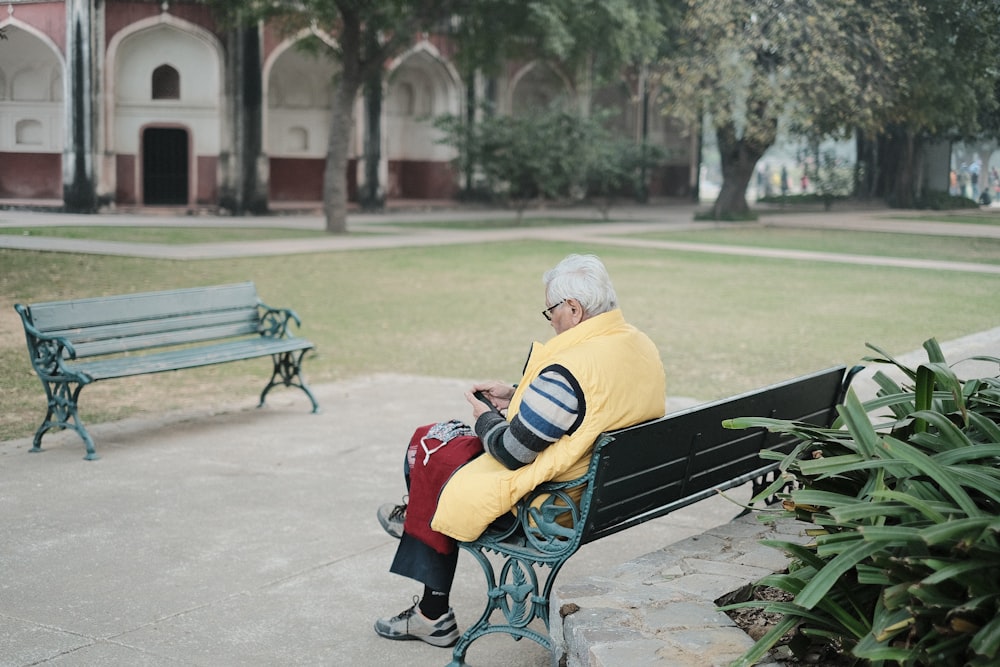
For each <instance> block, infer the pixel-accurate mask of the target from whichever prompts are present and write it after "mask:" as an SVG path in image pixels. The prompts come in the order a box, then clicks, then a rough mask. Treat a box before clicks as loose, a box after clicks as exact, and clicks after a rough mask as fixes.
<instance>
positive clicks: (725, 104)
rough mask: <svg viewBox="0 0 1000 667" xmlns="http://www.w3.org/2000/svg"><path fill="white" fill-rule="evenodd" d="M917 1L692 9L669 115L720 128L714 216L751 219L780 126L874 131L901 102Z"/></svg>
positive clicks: (669, 77) (786, 0) (757, 1)
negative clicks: (757, 171) (908, 21)
mask: <svg viewBox="0 0 1000 667" xmlns="http://www.w3.org/2000/svg"><path fill="white" fill-rule="evenodd" d="M910 5H911V3H910V2H909V1H908V0H898V1H897V0H869V1H868V2H863V3H856V2H830V0H689V2H688V10H687V13H686V15H685V18H684V23H683V27H682V30H681V34H682V35H683V37H682V38H681V40H680V49H679V52H678V53H677V54H675V55H674V56H672V57H670V58H668V59H667V60H664V61H663V62H661V64H660V69H661V82H662V86H663V91H664V92H663V95H664V106H665V109H666V110H667V111H669V112H670V113H671V114H673V115H675V116H678V117H680V118H683V119H686V120H687V121H688V122H689V124H690V125H691V126H692V127H697V126H699V125H700V123H701V121H702V119H703V118H704V119H707V122H710V123H711V124H712V128H713V129H714V132H715V135H716V138H717V141H718V146H719V152H720V157H721V167H722V176H723V183H722V188H721V190H720V192H719V196H718V198H717V200H716V201H715V203H714V205H713V207H712V216H713V217H715V218H723V217H742V216H745V215H747V214H748V211H749V207H748V206H747V202H746V195H745V193H746V188H747V185H748V183H749V182H750V178H751V177H752V176H753V174H754V168H755V165H756V164H757V161H758V160H759V159H760V157H761V156H762V155H763V154H764V152H765V151H766V150H767V149H768V148H769V147H770V146H772V145H773V144H774V142H775V140H776V138H777V135H778V127H779V123H780V122H788V123H790V126H791V127H792V128H795V129H797V130H798V131H800V132H804V133H811V134H814V135H817V136H821V135H823V134H827V133H831V132H834V131H838V130H845V129H846V128H849V127H860V128H868V129H869V130H871V131H875V130H877V129H879V128H881V127H882V126H883V125H884V123H885V118H884V116H883V113H882V110H883V109H885V108H886V107H887V106H888V105H889V104H891V103H893V102H894V101H895V97H896V96H897V95H898V94H899V90H898V86H897V80H898V79H899V71H900V60H901V48H902V44H903V42H904V41H906V40H907V39H909V35H907V34H906V33H905V31H904V25H903V24H902V23H901V22H900V21H898V20H896V21H893V20H887V19H886V17H896V16H899V15H901V14H902V15H904V16H905V15H906V10H907V8H909V7H910Z"/></svg>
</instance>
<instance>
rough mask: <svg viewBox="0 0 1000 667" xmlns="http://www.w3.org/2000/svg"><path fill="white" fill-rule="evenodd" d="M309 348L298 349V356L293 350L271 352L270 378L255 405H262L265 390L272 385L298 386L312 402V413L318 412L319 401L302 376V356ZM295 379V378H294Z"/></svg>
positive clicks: (265, 395)
mask: <svg viewBox="0 0 1000 667" xmlns="http://www.w3.org/2000/svg"><path fill="white" fill-rule="evenodd" d="M308 351H309V350H299V352H298V356H296V353H295V352H294V351H293V352H282V353H280V354H272V355H271V359H272V360H273V361H274V370H273V371H272V372H271V380H270V381H269V382H268V383H267V386H266V387H264V391H262V392H261V394H260V403H258V404H257V407H258V408H259V407H263V405H264V399H265V398H266V397H267V392H269V391H271V389H272V388H273V387H277V386H279V385H280V386H284V387H298V388H299V389H301V390H302V391H304V392H305V393H306V396H308V397H309V400H310V401H311V402H312V406H313V409H312V411H313V413H314V414H315V413H318V412H319V411H320V410H319V403H317V402H316V397H315V396H313V393H312V391H311V390H310V389H309V386H308V385H307V384H306V381H305V379H304V378H303V377H302V372H301V371H302V357H304V356H305V354H306V352H308ZM296 379H297V380H296Z"/></svg>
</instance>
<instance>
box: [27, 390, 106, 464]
mask: <svg viewBox="0 0 1000 667" xmlns="http://www.w3.org/2000/svg"><path fill="white" fill-rule="evenodd" d="M71 385H75V388H74V387H72V386H71ZM42 386H44V387H45V394H46V398H47V399H48V403H49V407H48V411H47V412H46V413H45V419H44V420H43V421H42V425H41V426H39V427H38V430H37V431H35V438H34V440H33V441H32V447H31V449H29V450H28V451H29V452H33V453H37V452H40V451H42V436H43V435H45V434H46V433H47V432H48V431H49V430H51V429H53V428H68V429H72V430H74V431H76V432H77V434H78V435H79V436H80V438H81V439H82V440H83V444H84V445H86V446H87V455H86V456H84V457H83V458H85V459H87V460H88V461H96V460H97V459H99V458H101V457H100V456H98V455H97V452H96V451H95V450H94V440H93V439H92V438H91V437H90V433H88V432H87V428H86V427H85V426H84V425H83V421H82V420H81V419H80V415H79V414H78V413H77V410H76V405H77V398H78V397H79V396H80V390H81V389H83V386H84V385H83V383H79V382H70V381H66V382H57V381H53V380H43V381H42Z"/></svg>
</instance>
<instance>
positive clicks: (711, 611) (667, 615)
mask: <svg viewBox="0 0 1000 667" xmlns="http://www.w3.org/2000/svg"><path fill="white" fill-rule="evenodd" d="M642 616H643V618H642V620H643V623H645V625H646V627H647V628H649V629H651V630H652V631H653V632H654V633H658V632H663V631H668V630H686V629H690V628H700V627H705V626H722V627H725V626H731V625H735V622H734V621H733V619H731V618H729V616H728V615H726V614H725V613H724V612H721V611H719V610H718V608H717V607H716V606H715V604H713V603H711V602H688V601H684V602H673V603H670V604H665V605H662V606H655V607H650V608H649V609H647V610H646V611H645V613H644V614H643V615H642Z"/></svg>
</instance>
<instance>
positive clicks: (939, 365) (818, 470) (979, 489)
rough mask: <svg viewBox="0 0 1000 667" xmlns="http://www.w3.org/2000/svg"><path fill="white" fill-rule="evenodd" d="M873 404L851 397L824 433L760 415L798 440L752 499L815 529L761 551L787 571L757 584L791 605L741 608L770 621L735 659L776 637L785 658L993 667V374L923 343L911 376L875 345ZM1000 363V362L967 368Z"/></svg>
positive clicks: (999, 408) (997, 656)
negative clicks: (962, 372)
mask: <svg viewBox="0 0 1000 667" xmlns="http://www.w3.org/2000/svg"><path fill="white" fill-rule="evenodd" d="M868 347H869V348H870V349H872V350H875V351H876V352H877V353H878V354H879V355H880V356H878V357H869V358H867V359H866V361H870V362H878V363H887V364H893V365H895V366H896V367H898V368H899V369H900V370H901V371H902V372H903V373H904V374H905V376H906V378H908V380H909V382H907V383H904V385H903V386H900V385H899V384H897V383H896V382H895V381H893V380H892V379H891V378H889V377H888V376H887V375H886V374H884V373H882V372H881V371H878V372H876V373H875V376H874V379H875V381H876V382H877V384H878V387H879V391H878V395H877V397H876V398H874V399H872V400H871V401H868V402H866V403H862V402H861V401H860V400H859V399H858V398H857V397H856V395H855V394H854V393H853V392H850V393H849V394H848V397H847V399H846V401H845V403H844V405H842V406H840V407H839V408H838V410H839V415H840V416H839V419H838V422H837V423H836V424H835V425H834V427H833V428H830V429H821V428H815V427H811V426H808V425H803V424H798V423H792V422H787V421H780V420H773V419H765V418H737V419H732V420H729V421H727V422H726V426H727V427H729V428H751V427H764V428H767V429H768V430H770V431H773V432H779V433H787V434H791V435H793V436H795V437H796V438H797V439H798V440H799V443H798V445H797V446H796V448H795V449H794V450H793V451H792V452H791V453H789V454H788V455H787V456H784V457H780V455H776V456H778V457H780V458H781V461H780V470H781V471H782V475H781V476H780V477H779V479H778V480H777V481H776V482H775V484H774V485H772V487H771V488H769V489H767V490H765V491H764V492H763V493H761V494H760V495H759V496H758V500H759V499H763V498H767V497H770V496H771V495H773V494H774V493H776V492H780V491H781V489H782V488H789V487H785V486H784V485H785V484H789V483H791V487H790V488H792V489H793V490H791V491H788V492H784V493H779V497H780V498H781V499H782V509H781V510H777V513H779V514H781V515H785V516H789V515H790V516H794V517H796V518H798V519H800V520H803V521H806V522H809V523H811V524H813V526H812V527H811V528H810V530H809V534H810V535H812V536H813V537H814V541H813V542H812V543H810V544H808V545H799V544H794V543H789V542H783V541H771V542H767V544H770V545H771V546H773V547H776V548H778V549H781V550H782V551H784V552H785V553H786V554H787V555H788V556H789V557H790V566H789V568H788V571H787V572H786V573H780V574H775V575H773V576H770V577H766V578H764V579H762V580H761V581H760V582H758V585H759V586H767V587H771V588H774V589H778V590H780V591H784V592H785V593H786V594H787V595H786V597H790V598H791V601H774V602H769V601H763V600H761V601H751V602H744V603H740V604H736V605H729V606H728V607H725V608H724V609H733V608H737V607H746V606H756V607H762V608H764V609H765V610H766V611H769V612H772V613H776V614H779V615H780V621H779V622H778V623H776V624H775V625H774V626H773V627H772V628H771V630H770V631H769V632H768V633H767V634H766V635H765V636H763V637H761V638H760V639H759V640H758V641H757V642H756V643H755V645H754V646H753V647H752V648H751V649H750V650H749V651H748V652H747V653H746V654H745V655H743V656H742V657H741V659H740V660H739V661H738V662H737V663H736V664H738V665H752V664H754V663H756V662H757V661H759V660H760V659H761V658H763V657H764V656H765V655H766V654H767V653H768V652H769V651H770V650H771V649H772V648H773V647H774V646H775V645H776V644H777V643H778V642H779V641H780V640H781V639H782V637H784V636H785V635H787V634H789V633H791V634H792V637H793V638H792V640H791V642H790V648H791V649H792V650H793V651H794V652H800V651H801V650H803V649H804V647H806V646H809V645H813V646H814V645H815V644H817V643H818V644H821V645H825V646H826V647H828V648H829V647H834V648H835V649H836V650H837V651H838V652H839V653H840V654H841V655H842V656H845V657H848V658H849V659H851V660H853V661H854V662H855V663H856V664H870V665H876V666H882V665H886V666H888V665H901V666H918V665H926V666H928V667H930V666H931V665H933V666H934V667H938V666H942V667H944V666H955V667H958V666H960V665H970V666H972V667H985V666H986V665H997V664H1000V537H998V533H1000V465H998V464H1000V426H998V424H1000V377H985V378H976V379H969V380H960V379H959V377H958V376H957V375H956V374H955V372H954V370H953V368H952V367H950V366H949V365H948V364H947V363H946V362H945V359H944V356H943V355H942V353H941V349H940V347H939V346H938V344H937V342H936V341H935V340H933V339H931V340H929V341H927V342H926V343H924V349H925V350H926V351H927V354H928V363H926V364H922V365H920V366H919V367H918V368H917V369H916V370H911V369H910V368H907V367H906V366H904V365H903V364H901V363H899V362H897V361H896V360H894V359H893V358H892V357H891V356H889V355H888V354H885V353H884V352H883V351H882V350H880V349H878V348H877V347H875V346H872V345H869V346H868ZM976 359H978V360H980V361H987V362H990V363H991V364H992V363H997V364H1000V358H995V357H976Z"/></svg>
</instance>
